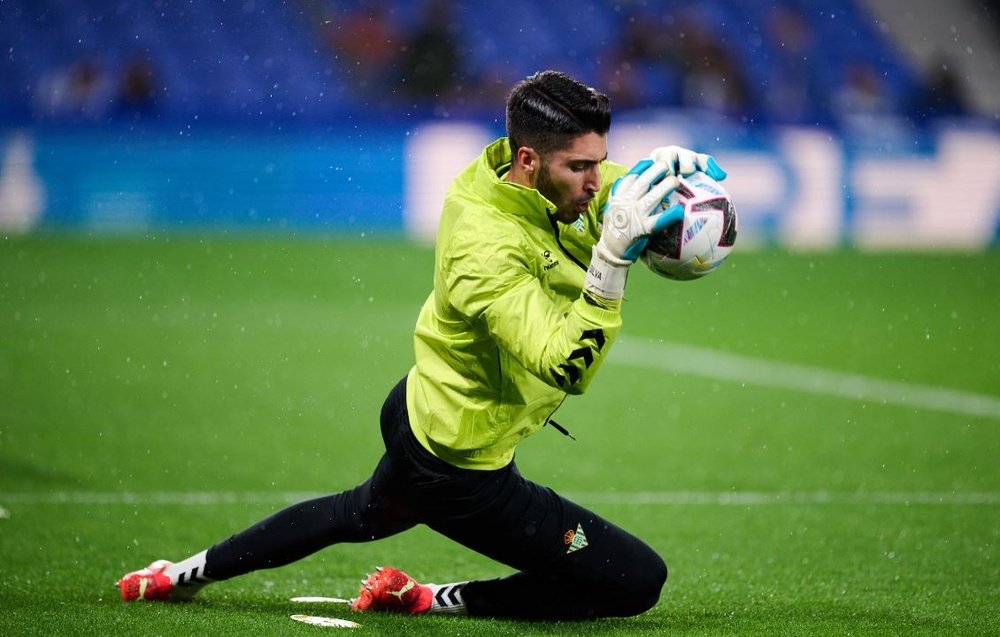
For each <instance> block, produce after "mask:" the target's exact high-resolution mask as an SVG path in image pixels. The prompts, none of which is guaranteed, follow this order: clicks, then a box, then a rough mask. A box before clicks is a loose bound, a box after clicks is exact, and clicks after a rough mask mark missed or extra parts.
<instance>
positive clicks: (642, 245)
mask: <svg viewBox="0 0 1000 637" xmlns="http://www.w3.org/2000/svg"><path fill="white" fill-rule="evenodd" d="M648 244H649V237H642V238H640V239H639V240H638V241H636V242H635V243H633V244H632V245H630V246H629V247H628V249H627V250H625V253H624V254H622V258H623V259H625V260H626V261H631V262H632V263H635V260H636V259H638V258H639V255H640V254H642V251H643V250H645V249H646V246H647V245H648Z"/></svg>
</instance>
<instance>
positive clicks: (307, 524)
mask: <svg viewBox="0 0 1000 637" xmlns="http://www.w3.org/2000/svg"><path fill="white" fill-rule="evenodd" d="M387 464H391V462H390V461H389V460H388V459H387V458H383V460H382V462H380V463H379V468H378V469H376V470H375V475H374V476H373V477H372V478H371V479H369V480H368V481H366V482H365V483H363V484H361V485H359V486H357V487H355V488H353V489H350V490H348V491H343V492H341V493H338V494H335V495H329V496H324V497H321V498H316V499H314V500H308V501H305V502H300V503H298V504H294V505H292V506H290V507H288V508H286V509H283V510H281V511H278V512H277V513H275V514H274V515H271V516H270V517H268V518H266V519H264V520H261V521H260V522H258V523H256V524H254V525H253V526H251V527H250V528H248V529H246V530H245V531H242V532H240V533H237V534H236V535H233V536H232V537H230V538H228V539H226V540H223V541H222V542H219V543H218V544H216V545H215V546H213V547H212V548H210V549H208V554H207V555H206V561H205V569H204V571H203V572H204V574H205V577H208V578H209V579H212V580H223V579H229V578H231V577H236V576H237V575H243V574H245V573H249V572H251V571H255V570H258V569H263V568H276V567H279V566H284V565H286V564H290V563H292V562H295V561H297V560H300V559H302V558H304V557H306V556H308V555H311V554H313V553H315V552H316V551H319V550H320V549H323V548H326V547H328V546H331V545H333V544H339V543H341V542H369V541H372V540H378V539H381V538H384V537H388V536H390V535H394V534H396V533H399V532H401V531H405V530H407V529H409V528H411V527H412V526H414V524H416V522H415V521H414V520H413V519H412V517H411V516H410V515H409V514H408V513H407V512H406V510H405V509H403V508H402V507H401V506H398V505H396V504H395V503H394V501H393V500H391V499H388V498H380V497H379V496H380V493H379V491H380V489H379V488H378V485H379V484H380V483H381V482H382V481H383V480H384V478H385V476H386V475H387V474H389V473H390V472H391V469H389V468H388V467H386V466H385V465H387Z"/></svg>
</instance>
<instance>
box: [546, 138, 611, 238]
mask: <svg viewBox="0 0 1000 637" xmlns="http://www.w3.org/2000/svg"><path fill="white" fill-rule="evenodd" d="M607 157H608V137H607V135H599V134H597V133H584V134H583V135H578V136H576V137H574V138H573V141H572V142H571V143H570V145H569V146H568V147H566V148H564V149H562V150H557V151H554V152H552V153H550V154H549V155H548V156H547V157H542V159H541V166H540V167H539V169H538V178H537V179H536V180H535V189H536V190H538V192H540V193H541V194H542V195H543V196H544V197H545V198H546V199H548V200H549V201H551V202H552V203H554V204H555V205H556V213H555V216H556V218H557V219H558V220H559V221H561V222H563V223H573V222H574V221H576V220H577V218H579V216H580V215H581V214H583V213H584V212H586V211H587V205H588V204H589V203H590V202H591V200H592V199H593V198H594V197H595V196H596V195H597V191H598V190H600V189H601V171H600V163H601V162H602V161H604V160H605V159H607Z"/></svg>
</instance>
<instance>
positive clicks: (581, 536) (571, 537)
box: [563, 523, 589, 555]
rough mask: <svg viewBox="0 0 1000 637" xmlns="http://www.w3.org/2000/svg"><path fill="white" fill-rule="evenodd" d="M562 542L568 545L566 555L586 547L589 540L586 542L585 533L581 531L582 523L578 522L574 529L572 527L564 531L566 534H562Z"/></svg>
mask: <svg viewBox="0 0 1000 637" xmlns="http://www.w3.org/2000/svg"><path fill="white" fill-rule="evenodd" d="M563 543H564V544H566V545H568V546H569V548H568V549H566V554H567V555H569V554H570V553H572V552H573V551H579V550H580V549H582V548H586V547H587V545H588V544H589V542H587V535H586V534H585V533H584V532H583V525H582V524H579V523H578V524H577V525H576V530H575V531H574V530H573V529H570V530H569V531H566V535H564V536H563Z"/></svg>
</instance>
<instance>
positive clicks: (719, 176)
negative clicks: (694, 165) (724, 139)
mask: <svg viewBox="0 0 1000 637" xmlns="http://www.w3.org/2000/svg"><path fill="white" fill-rule="evenodd" d="M698 169H699V170H700V171H701V172H703V173H705V174H706V175H708V176H709V177H711V178H712V179H714V180H715V181H722V180H723V179H725V178H726V174H727V173H726V171H724V170H723V169H722V166H720V165H719V163H718V162H717V161H715V157H712V156H711V155H698Z"/></svg>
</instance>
